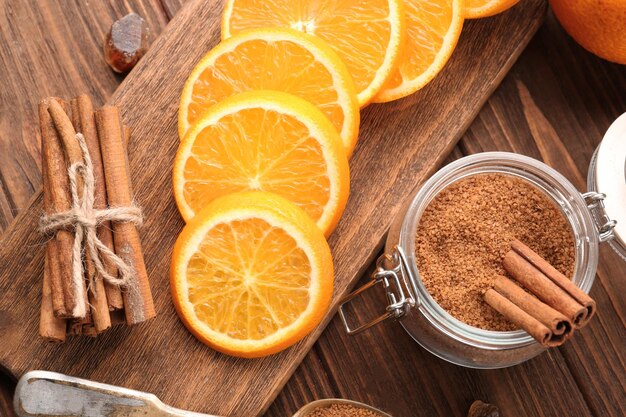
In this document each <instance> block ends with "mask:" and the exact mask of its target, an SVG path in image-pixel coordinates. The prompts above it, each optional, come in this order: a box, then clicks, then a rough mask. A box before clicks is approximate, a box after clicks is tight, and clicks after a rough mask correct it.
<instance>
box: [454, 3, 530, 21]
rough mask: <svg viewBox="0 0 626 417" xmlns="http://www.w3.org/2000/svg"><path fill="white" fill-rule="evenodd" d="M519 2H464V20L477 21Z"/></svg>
mask: <svg viewBox="0 0 626 417" xmlns="http://www.w3.org/2000/svg"><path fill="white" fill-rule="evenodd" d="M517 2H519V0H465V12H464V14H465V18H467V19H477V18H479V17H489V16H493V15H496V14H498V13H502V12H503V11H505V10H506V9H508V8H510V7H512V6H514V5H515V4H517Z"/></svg>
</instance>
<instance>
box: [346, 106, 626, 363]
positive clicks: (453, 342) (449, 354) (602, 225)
mask: <svg viewBox="0 0 626 417" xmlns="http://www.w3.org/2000/svg"><path fill="white" fill-rule="evenodd" d="M482 173H501V174H506V175H510V176H514V177H518V178H520V179H522V180H525V181H527V182H529V183H531V184H532V185H534V186H535V187H537V188H538V189H539V190H541V191H542V192H544V193H545V194H546V195H547V196H548V197H549V198H550V199H551V200H552V201H554V203H555V204H556V205H557V206H558V207H559V208H560V210H561V211H562V213H563V215H564V216H565V218H566V219H567V222H568V223H569V226H570V227H571V230H572V233H573V236H574V242H575V246H576V247H575V267H574V274H573V277H572V280H573V282H574V283H575V284H576V285H577V286H578V287H580V288H581V289H582V290H583V291H585V292H586V293H588V292H589V291H590V289H591V286H592V284H593V281H594V279H595V275H596V269H597V265H598V246H599V244H600V243H601V242H605V241H608V242H609V243H610V245H611V247H612V248H613V249H614V250H615V251H616V252H617V253H618V254H619V255H620V256H621V257H622V258H623V259H625V260H626V114H623V115H622V116H621V117H619V118H618V119H617V120H616V121H615V122H614V123H613V124H612V125H611V127H610V128H609V130H608V131H607V133H606V135H605V136H604V139H603V140H602V143H601V144H600V146H599V147H598V149H597V150H596V152H595V154H594V156H593V158H592V161H591V165H590V169H589V176H588V187H589V192H587V193H584V194H581V193H580V192H579V191H578V190H577V189H576V188H575V187H574V186H573V185H572V183H571V182H569V181H568V180H567V179H566V178H565V177H564V176H563V175H561V174H560V173H559V172H557V171H555V170H554V169H552V168H550V167H549V166H547V165H546V164H544V163H543V162H540V161H537V160H535V159H533V158H529V157H526V156H522V155H518V154H515V153H508V152H485V153H481V154H476V155H471V156H468V157H465V158H461V159H459V160H457V161H455V162H453V163H451V164H449V165H447V166H445V167H444V168H442V169H441V170H439V171H438V172H437V173H436V174H435V175H433V176H432V177H431V178H430V179H429V180H428V181H427V182H426V183H425V184H424V185H423V186H422V187H421V188H420V189H419V190H418V192H417V194H415V196H414V197H413V199H412V200H411V201H410V202H409V204H408V205H407V206H406V208H405V209H404V210H403V211H401V214H400V215H399V216H398V218H396V220H395V221H394V223H393V225H392V226H391V229H390V231H389V234H388V236H387V243H386V246H385V254H384V255H383V256H381V257H380V258H379V259H378V262H377V265H376V266H377V268H376V270H375V271H374V273H373V275H372V280H371V281H370V282H369V283H367V284H365V285H364V286H362V287H360V288H358V289H357V290H356V291H354V292H353V293H351V294H349V295H348V296H347V297H346V298H344V299H343V300H342V302H341V304H340V305H339V314H340V317H341V319H342V320H343V323H344V326H345V329H346V331H347V332H348V333H349V334H356V333H359V332H361V331H363V330H366V329H368V328H370V327H372V326H374V325H376V324H378V323H380V322H382V321H384V320H386V319H388V318H392V317H393V318H394V319H398V320H399V321H400V323H401V324H402V326H403V327H404V328H405V330H406V331H407V332H408V333H409V334H410V335H411V337H413V338H414V339H415V340H416V341H417V342H418V343H419V344H420V345H421V346H422V347H424V348H425V349H427V350H428V351H430V352H431V353H433V354H434V355H436V356H438V357H440V358H442V359H445V360H447V361H449V362H452V363H455V364H458V365H461V366H466V367H472V368H502V367H507V366H512V365H516V364H518V363H521V362H524V361H526V360H528V359H530V358H532V357H534V356H536V355H537V354H539V353H541V352H542V351H543V350H544V349H545V348H543V347H542V346H541V345H540V344H538V343H537V342H536V341H535V340H534V339H532V338H531V337H530V336H529V335H528V333H526V332H525V331H523V330H515V331H502V332H498V331H490V330H484V329H480V328H477V327H472V326H469V325H467V324H466V323H463V322H461V321H460V320H457V319H456V318H454V317H453V316H452V315H450V314H449V313H448V312H447V311H445V310H444V309H443V308H441V307H440V306H439V305H438V304H437V303H436V302H435V301H434V299H433V298H432V296H431V295H430V294H429V292H428V291H427V289H426V287H425V286H424V283H423V281H422V279H421V278H420V272H419V270H418V267H417V264H416V256H415V236H416V232H417V227H418V225H419V221H420V218H421V216H422V214H423V212H424V210H425V209H426V207H427V206H428V204H429V203H430V202H431V201H432V200H433V199H434V198H435V196H436V195H437V194H438V193H439V192H441V191H442V190H443V189H444V188H446V187H448V186H449V185H451V184H453V183H454V182H456V181H458V180H460V179H462V178H465V177H468V176H471V175H476V174H482ZM379 284H380V285H382V287H383V288H384V290H385V293H386V295H387V300H388V304H387V306H386V310H385V313H384V314H382V315H381V316H380V317H378V318H376V319H374V320H372V321H370V322H367V323H361V324H354V323H352V322H351V320H350V318H349V317H348V315H347V313H346V308H345V307H346V305H347V304H349V303H350V302H351V300H352V299H353V298H354V297H356V296H358V295H359V294H361V293H363V292H364V291H366V290H368V289H370V288H373V287H375V286H378V285H379Z"/></svg>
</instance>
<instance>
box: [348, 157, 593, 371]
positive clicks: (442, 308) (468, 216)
mask: <svg viewBox="0 0 626 417" xmlns="http://www.w3.org/2000/svg"><path fill="white" fill-rule="evenodd" d="M513 241H521V242H524V243H525V244H526V245H527V246H528V247H530V248H532V250H533V251H534V252H536V253H537V254H539V255H540V256H541V257H542V258H543V259H545V260H546V261H547V262H549V263H550V264H551V265H552V266H553V267H554V268H556V269H557V270H558V271H559V272H560V273H562V274H563V275H565V277H567V278H569V279H571V280H572V282H573V283H574V284H575V285H576V286H577V287H579V288H580V289H581V290H582V291H583V292H584V293H588V292H589V290H590V289H591V286H592V284H593V281H594V278H595V272H596V269H597V263H598V245H599V241H600V239H599V234H598V227H597V224H596V223H595V222H594V218H593V216H592V214H591V212H590V209H589V207H588V201H586V199H585V197H584V196H583V195H582V194H581V193H579V192H578V190H577V189H576V188H575V187H574V186H573V185H572V184H571V183H570V182H569V181H568V180H567V179H566V178H565V177H563V176H562V175H561V174H559V173H558V172H557V171H555V170H554V169H552V168H550V167H549V166H547V165H546V164H544V163H542V162H540V161H537V160H535V159H533V158H529V157H526V156H522V155H518V154H514V153H508V152H485V153H481V154H476V155H472V156H468V157H465V158H461V159H459V160H457V161H455V162H453V163H451V164H449V165H447V166H445V167H444V168H442V169H441V170H439V171H438V172H437V173H436V174H435V175H433V176H432V177H431V178H430V179H429V180H428V181H427V182H426V183H425V184H424V185H422V186H421V187H420V189H419V190H418V191H417V193H416V194H415V195H414V196H413V198H412V200H411V201H409V202H408V203H407V205H406V206H405V209H404V210H403V211H402V212H401V214H400V215H399V216H398V217H397V218H396V219H395V221H394V223H393V225H392V227H391V229H390V231H389V234H388V237H387V243H386V246H385V254H384V255H383V256H382V257H381V259H379V262H378V268H377V270H376V271H375V273H374V276H373V278H374V282H376V283H380V284H381V285H382V286H383V287H384V289H385V291H386V293H387V299H388V300H389V301H390V303H389V305H388V306H387V309H386V311H387V314H386V315H385V316H386V317H395V318H398V319H401V320H400V323H401V324H402V326H403V327H404V328H405V330H406V331H407V332H408V333H409V334H410V335H411V336H412V337H413V338H414V339H415V340H416V341H417V342H418V343H419V344H420V345H421V346H422V347H424V348H425V349H427V350H428V351H430V352H431V353H433V354H435V355H436V356H439V357H441V358H443V359H445V360H447V361H450V362H452V363H455V364H458V365H462V366H467V367H473V368H501V367H506V366H511V365H515V364H518V363H520V362H523V361H525V360H528V359H530V358H532V357H534V356H535V355H537V354H539V353H541V352H542V351H543V350H545V348H544V347H543V346H542V345H540V344H539V343H537V342H536V341H535V340H534V339H533V338H532V337H531V336H530V335H529V334H528V333H527V332H526V331H523V330H521V329H520V328H518V327H517V326H516V325H514V324H513V323H512V322H510V321H508V320H507V319H505V318H504V317H503V316H502V315H500V313H498V312H497V311H496V310H494V309H493V308H491V307H490V306H489V305H488V304H486V303H485V301H484V299H483V294H484V293H485V292H486V291H487V290H489V289H490V288H492V287H493V285H494V282H495V280H496V278H497V277H498V276H506V274H507V273H506V271H505V269H504V267H503V259H504V257H505V255H506V254H507V252H509V251H511V243H512V242H513ZM353 294H358V292H355V293H353ZM352 296H354V295H352ZM350 299H351V296H349V297H347V298H346V299H345V301H344V303H342V305H341V306H340V309H339V312H340V315H341V317H342V319H343V320H344V324H345V326H346V329H347V330H348V332H349V333H355V332H358V331H361V330H362V329H364V328H367V327H368V326H369V325H370V324H371V323H365V324H356V325H355V324H354V320H352V319H351V318H350V317H348V316H347V313H346V309H345V304H346V303H348V302H349V300H350Z"/></svg>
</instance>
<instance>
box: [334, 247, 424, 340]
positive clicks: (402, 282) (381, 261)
mask: <svg viewBox="0 0 626 417" xmlns="http://www.w3.org/2000/svg"><path fill="white" fill-rule="evenodd" d="M386 265H390V267H386ZM409 271H410V270H409V267H408V262H407V259H406V256H405V255H404V251H403V250H402V248H401V247H400V246H395V247H394V249H393V251H392V252H391V254H386V253H385V254H383V255H381V256H380V257H379V258H378V260H377V261H376V270H375V271H374V273H373V274H372V280H371V281H370V282H368V283H367V284H365V285H362V286H361V287H359V288H357V289H356V290H354V291H353V292H351V293H350V294H348V295H347V296H345V297H344V298H343V299H342V300H341V302H340V303H339V316H340V317H341V320H342V321H343V326H344V328H345V330H346V332H347V333H348V334H349V335H355V334H357V333H361V332H362V331H364V330H367V329H369V328H370V327H372V326H375V325H377V324H378V323H381V322H383V321H385V320H387V319H389V318H392V317H393V318H395V319H401V318H402V317H404V316H406V314H407V313H408V312H409V311H410V309H411V307H415V306H416V305H417V302H416V298H414V297H413V295H412V294H411V286H410V285H409V283H408V282H407V279H410V272H409ZM378 284H382V286H383V288H384V289H385V294H386V295H387V301H388V304H387V307H386V308H385V310H386V311H385V313H383V314H382V315H380V316H378V317H376V318H375V319H373V320H370V321H369V322H366V323H364V324H360V325H357V326H356V327H352V326H351V325H350V323H349V322H348V318H347V315H346V311H345V306H346V305H347V304H349V303H351V302H352V300H353V299H354V298H356V297H357V296H359V295H361V294H362V293H364V292H365V291H367V290H369V289H370V288H372V287H375V286H376V285H378Z"/></svg>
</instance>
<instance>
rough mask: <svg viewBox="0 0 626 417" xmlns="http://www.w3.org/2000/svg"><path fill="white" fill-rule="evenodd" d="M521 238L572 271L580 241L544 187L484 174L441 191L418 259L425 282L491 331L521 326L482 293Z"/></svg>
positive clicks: (423, 227)
mask: <svg viewBox="0 0 626 417" xmlns="http://www.w3.org/2000/svg"><path fill="white" fill-rule="evenodd" d="M514 239H518V240H520V241H522V242H524V243H525V244H526V245H528V246H529V247H530V248H531V249H533V250H534V251H535V252H537V253H538V254H539V255H541V256H542V257H543V258H545V259H546V260H547V261H548V262H550V263H551V264H552V265H553V266H554V267H555V268H556V269H558V270H559V271H561V272H562V273H563V274H565V275H566V276H568V277H572V275H573V273H574V265H575V246H574V238H573V234H572V230H571V228H570V226H569V224H568V221H567V219H566V218H565V216H564V214H563V213H562V212H561V210H560V209H559V208H558V207H557V206H556V205H555V203H554V202H553V201H552V200H551V199H550V198H549V197H548V196H547V195H546V194H545V193H544V192H543V191H541V190H540V189H539V188H537V187H535V186H534V185H532V184H531V183H529V182H528V181H525V180H522V179H520V178H517V177H514V176H511V175H506V174H500V173H483V174H475V175H472V176H469V177H465V178H462V179H460V180H458V181H456V182H454V183H452V184H451V185H449V186H447V187H446V188H444V189H443V190H442V191H441V192H439V193H438V194H437V195H436V196H435V198H434V199H433V200H432V201H431V202H430V203H429V204H428V206H427V207H426V209H425V211H424V213H423V214H422V217H421V219H420V222H419V225H418V228H417V233H416V239H415V252H416V264H417V268H418V270H419V273H420V277H421V279H422V281H423V283H424V286H425V287H426V289H427V290H428V292H429V293H430V295H431V296H432V297H433V299H434V300H435V301H436V302H437V304H439V305H440V306H441V307H442V308H443V309H444V310H446V311H447V312H448V313H450V314H451V315H452V316H453V317H455V318H457V319H458V320H460V321H462V322H464V323H466V324H469V325H470V326H474V327H478V328H481V329H485V330H495V331H507V330H515V329H516V327H515V326H514V325H513V324H511V323H510V322H508V321H507V320H506V319H504V318H503V317H502V316H500V315H499V314H498V313H497V312H496V311H495V310H493V309H491V307H489V306H488V305H487V304H486V303H484V301H483V299H482V294H483V292H484V291H486V290H487V289H488V288H490V287H491V286H492V283H493V281H494V280H495V277H496V276H497V275H498V274H501V275H506V273H505V271H504V268H503V267H502V258H503V257H504V255H505V254H506V252H508V251H509V250H510V242H511V241H512V240H514Z"/></svg>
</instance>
